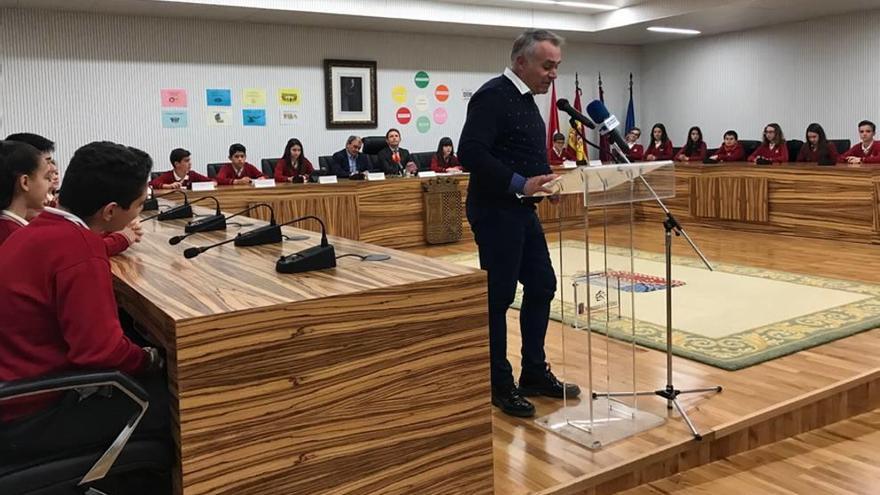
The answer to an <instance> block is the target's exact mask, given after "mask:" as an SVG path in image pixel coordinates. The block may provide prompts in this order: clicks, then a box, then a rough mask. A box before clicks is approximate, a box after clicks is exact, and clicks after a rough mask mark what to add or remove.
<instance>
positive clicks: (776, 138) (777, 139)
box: [749, 123, 788, 163]
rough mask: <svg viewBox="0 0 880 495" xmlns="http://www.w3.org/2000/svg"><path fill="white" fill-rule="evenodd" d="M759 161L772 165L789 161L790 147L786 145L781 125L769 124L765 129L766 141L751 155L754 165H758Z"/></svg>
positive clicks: (750, 159)
mask: <svg viewBox="0 0 880 495" xmlns="http://www.w3.org/2000/svg"><path fill="white" fill-rule="evenodd" d="M759 159H762V160H764V161H769V162H772V163H785V162H787V161H788V146H786V145H785V136H784V135H783V134H782V128H781V127H779V124H776V123H772V124H767V127H765V128H764V141H763V142H762V143H761V146H758V149H756V150H755V151H754V152H753V153H752V154H751V155H749V161H750V162H752V163H756V162H757V161H758V160H759Z"/></svg>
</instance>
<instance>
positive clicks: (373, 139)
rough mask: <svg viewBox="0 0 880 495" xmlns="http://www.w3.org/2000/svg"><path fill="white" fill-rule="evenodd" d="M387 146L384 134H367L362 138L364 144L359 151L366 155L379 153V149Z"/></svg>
mask: <svg viewBox="0 0 880 495" xmlns="http://www.w3.org/2000/svg"><path fill="white" fill-rule="evenodd" d="M386 146H388V144H387V143H386V142H385V136H367V137H365V138H364V145H363V147H362V148H361V153H364V154H366V155H375V154H378V153H379V150H381V149H382V148H384V147H386Z"/></svg>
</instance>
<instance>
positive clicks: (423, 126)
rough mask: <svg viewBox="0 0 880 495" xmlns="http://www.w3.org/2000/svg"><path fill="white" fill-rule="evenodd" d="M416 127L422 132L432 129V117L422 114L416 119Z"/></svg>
mask: <svg viewBox="0 0 880 495" xmlns="http://www.w3.org/2000/svg"><path fill="white" fill-rule="evenodd" d="M416 129H418V130H419V132H421V133H422V134H424V133H426V132H428V131H430V130H431V119H429V118H428V117H425V116H424V115H422V116H421V117H419V118H418V119H416Z"/></svg>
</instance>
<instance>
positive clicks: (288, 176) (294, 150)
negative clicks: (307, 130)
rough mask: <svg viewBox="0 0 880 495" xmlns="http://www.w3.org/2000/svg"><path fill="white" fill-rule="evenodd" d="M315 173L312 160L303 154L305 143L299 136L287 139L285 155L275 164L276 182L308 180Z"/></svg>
mask: <svg viewBox="0 0 880 495" xmlns="http://www.w3.org/2000/svg"><path fill="white" fill-rule="evenodd" d="M313 173H315V167H314V166H312V162H310V161H309V159H308V158H306V157H305V155H303V145H302V142H300V140H299V139H297V138H292V139H290V140H289V141H287V146H285V147H284V156H282V157H281V159H280V160H278V163H276V164H275V182H308V181H309V176H310V175H312V174H313Z"/></svg>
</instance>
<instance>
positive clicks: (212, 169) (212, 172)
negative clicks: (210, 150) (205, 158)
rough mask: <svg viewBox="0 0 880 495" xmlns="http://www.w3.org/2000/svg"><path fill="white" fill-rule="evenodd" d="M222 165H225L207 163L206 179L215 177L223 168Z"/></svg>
mask: <svg viewBox="0 0 880 495" xmlns="http://www.w3.org/2000/svg"><path fill="white" fill-rule="evenodd" d="M223 165H226V163H209V164H208V177H211V178H214V177H217V172H219V171H220V169H221V168H223Z"/></svg>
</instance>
